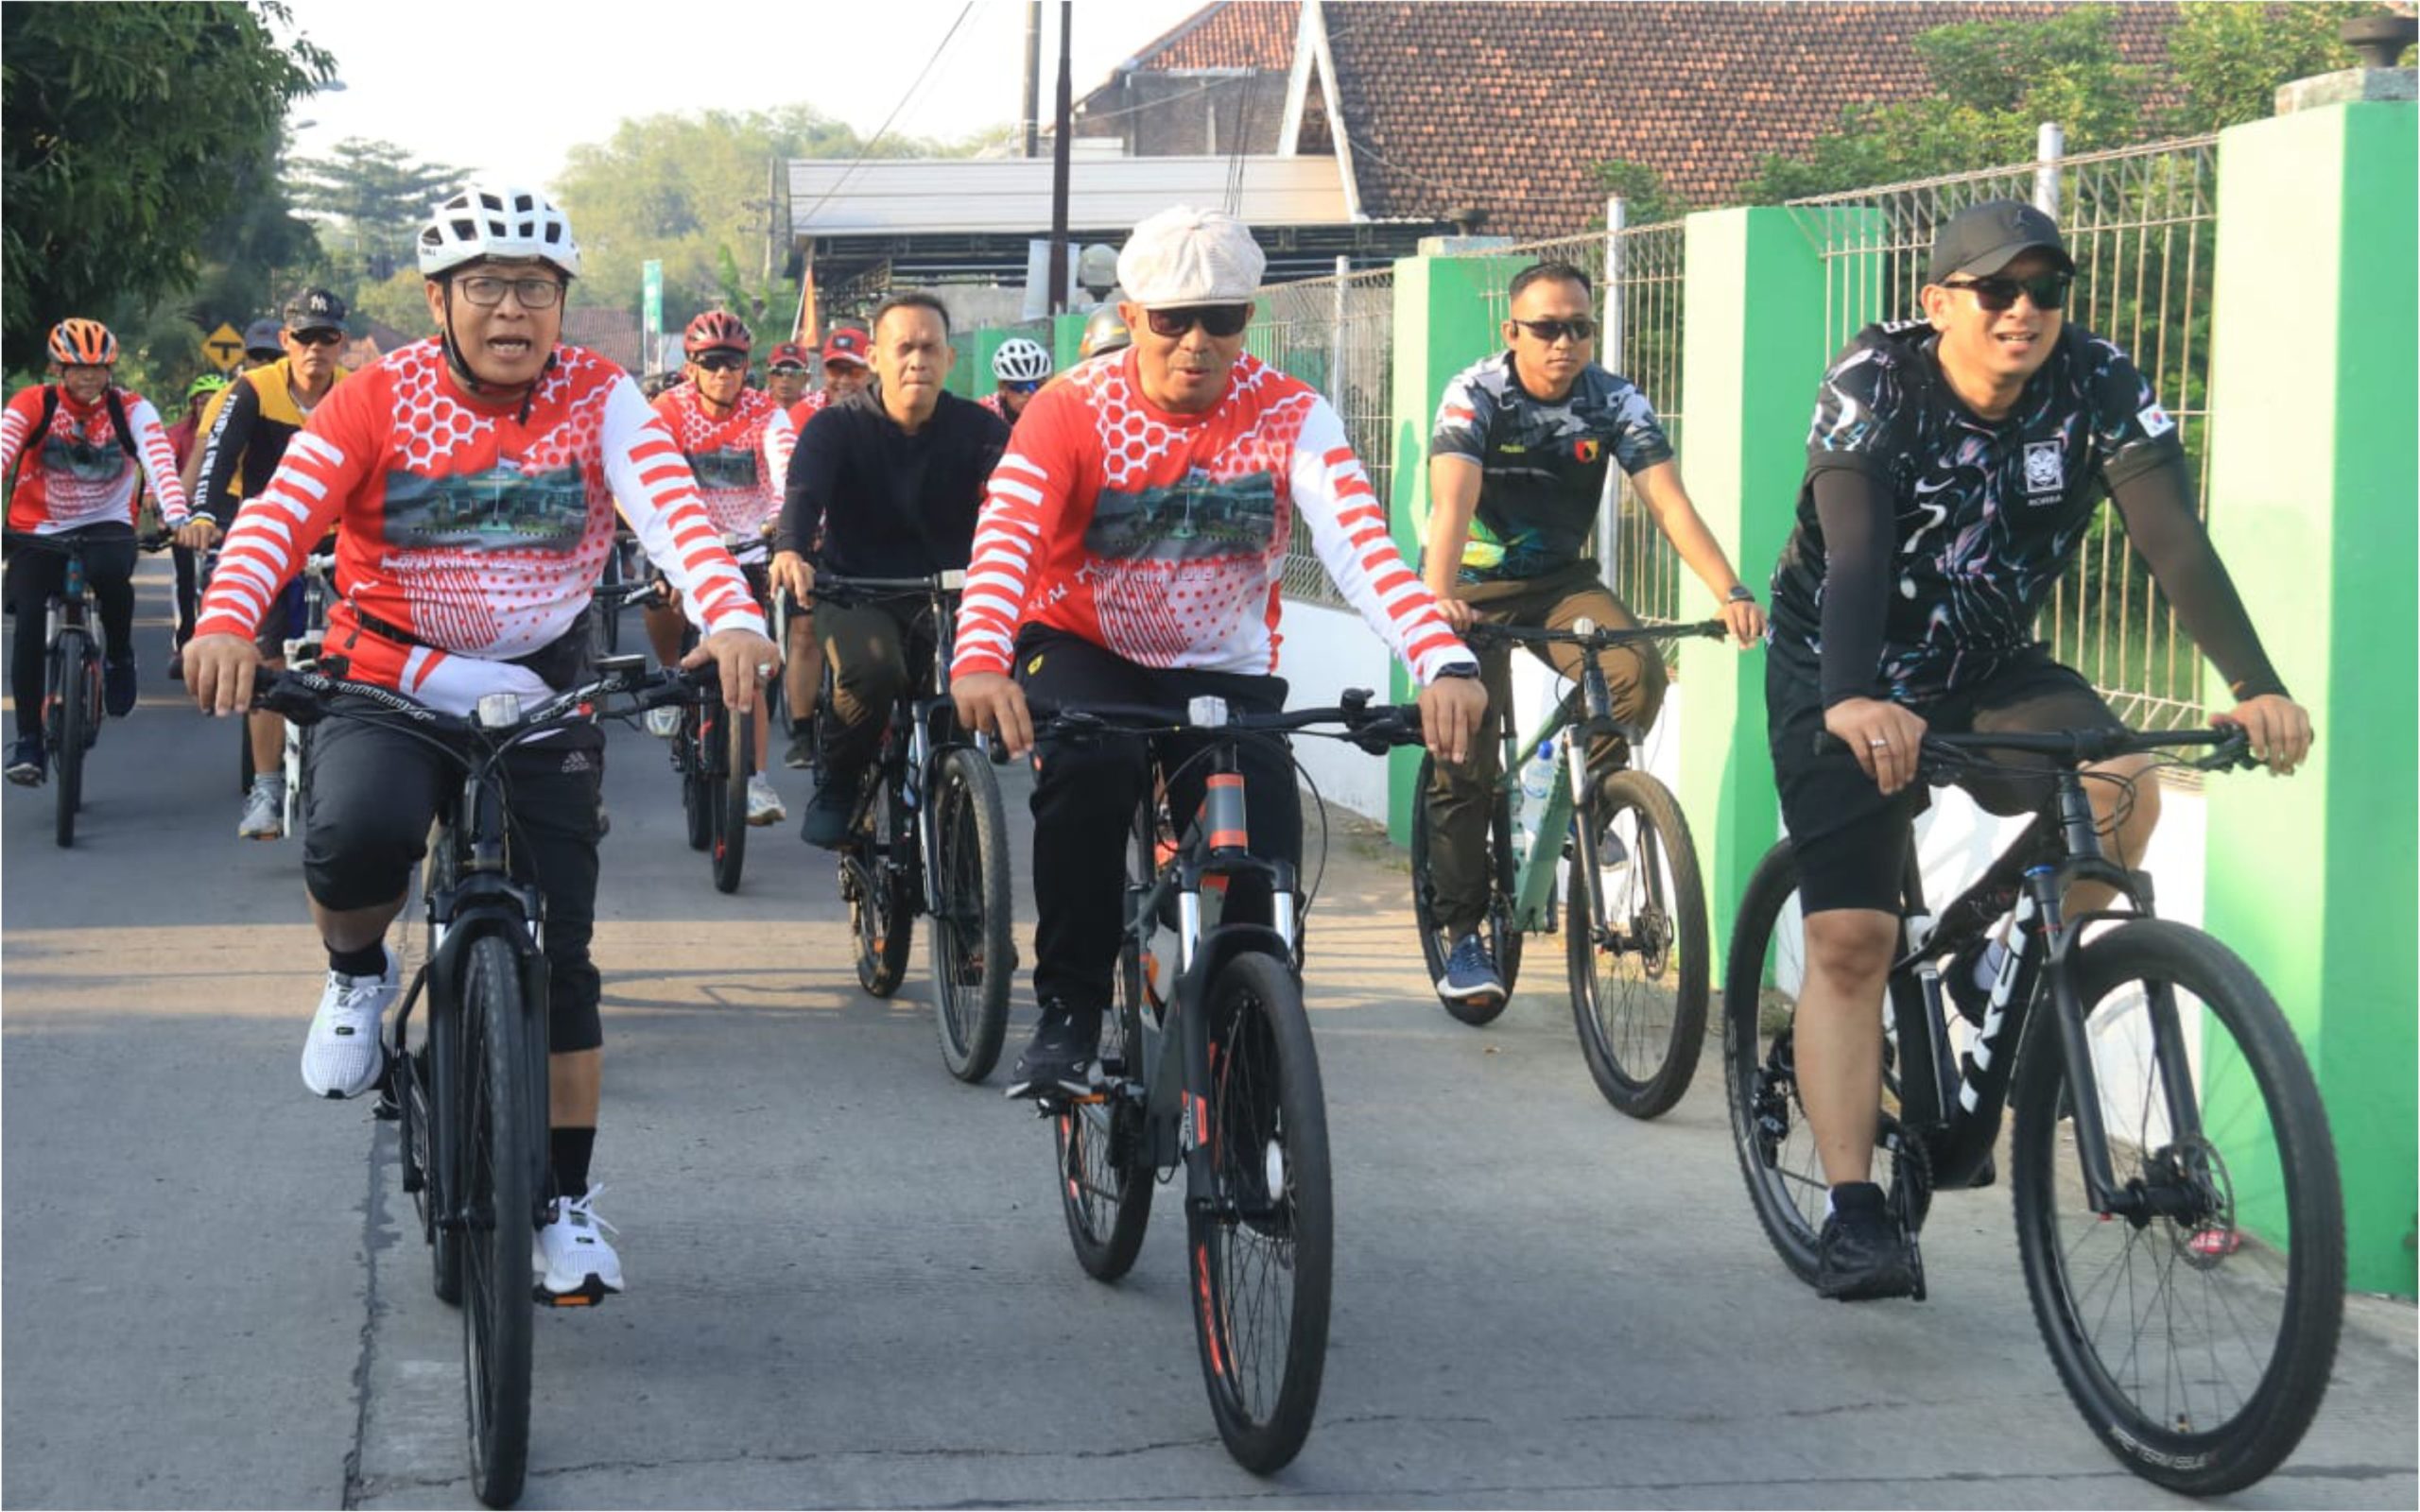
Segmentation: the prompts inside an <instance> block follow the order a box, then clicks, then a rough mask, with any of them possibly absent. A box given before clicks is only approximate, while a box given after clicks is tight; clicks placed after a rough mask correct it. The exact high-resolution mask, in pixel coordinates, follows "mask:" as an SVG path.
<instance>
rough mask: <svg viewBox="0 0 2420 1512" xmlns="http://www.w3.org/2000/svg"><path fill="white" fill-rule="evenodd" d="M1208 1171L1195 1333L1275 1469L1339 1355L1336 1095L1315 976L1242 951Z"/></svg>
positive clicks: (1259, 1470) (1240, 1447)
mask: <svg viewBox="0 0 2420 1512" xmlns="http://www.w3.org/2000/svg"><path fill="white" fill-rule="evenodd" d="M1203 1011H1204V1013H1205V1014H1206V1016H1207V1017H1206V1019H1205V1021H1204V1028H1205V1032H1206V1034H1207V1035H1208V1038H1209V1064H1208V1070H1209V1082H1210V1085H1209V1086H1208V1087H1207V1088H1206V1089H1204V1092H1205V1094H1206V1095H1205V1096H1204V1099H1203V1105H1204V1106H1205V1107H1206V1108H1207V1116H1206V1118H1205V1119H1204V1120H1203V1122H1204V1123H1205V1124H1206V1125H1207V1130H1206V1133H1204V1134H1202V1135H1201V1138H1202V1140H1203V1142H1204V1143H1205V1145H1206V1149H1205V1150H1204V1152H1203V1154H1202V1156H1201V1160H1200V1161H1199V1162H1198V1163H1197V1165H1196V1167H1195V1168H1196V1169H1197V1170H1202V1171H1206V1173H1207V1177H1206V1180H1205V1181H1203V1182H1202V1183H1201V1184H1200V1185H1199V1186H1197V1187H1196V1188H1195V1189H1194V1195H1195V1198H1196V1200H1195V1201H1193V1202H1190V1203H1187V1204H1186V1208H1187V1216H1188V1219H1189V1222H1188V1225H1187V1229H1188V1238H1189V1239H1190V1241H1191V1243H1190V1244H1189V1245H1188V1246H1187V1247H1188V1249H1189V1251H1190V1260H1191V1268H1192V1280H1193V1304H1194V1305H1193V1323H1194V1337H1195V1340H1196V1342H1197V1343H1198V1345H1199V1346H1200V1349H1201V1375H1202V1379H1203V1381H1204V1382H1205V1383H1207V1385H1208V1386H1209V1390H1210V1411H1211V1416H1212V1417H1215V1418H1216V1419H1217V1421H1218V1424H1219V1437H1220V1438H1222V1439H1224V1440H1225V1441H1226V1444H1227V1452H1229V1453H1230V1454H1233V1455H1234V1456H1235V1458H1236V1463H1237V1464H1240V1465H1241V1466H1243V1467H1244V1469H1248V1470H1251V1471H1253V1473H1255V1474H1259V1475H1268V1474H1271V1473H1272V1472H1274V1471H1276V1470H1277V1469H1281V1468H1283V1467H1284V1466H1285V1465H1286V1464H1287V1463H1288V1461H1290V1460H1292V1459H1293V1457H1294V1456H1295V1454H1296V1453H1298V1452H1300V1451H1301V1450H1302V1447H1303V1440H1304V1439H1305V1437H1306V1436H1308V1435H1309V1434H1310V1431H1311V1415H1312V1412H1313V1410H1314V1409H1315V1408H1316V1407H1317V1406H1318V1404H1319V1396H1320V1378H1321V1376H1322V1373H1323V1372H1324V1371H1325V1369H1326V1366H1327V1319H1328V1298H1329V1294H1328V1286H1329V1280H1330V1266H1331V1264H1332V1263H1333V1260H1334V1251H1333V1246H1334V1241H1335V1235H1334V1229H1333V1226H1332V1224H1333V1216H1334V1214H1333V1210H1332V1208H1331V1206H1330V1194H1329V1188H1328V1158H1327V1108H1326V1100H1325V1095H1324V1093H1323V1091H1322V1089H1321V1085H1320V1067H1319V1053H1318V1051H1317V1050H1316V1049H1315V1048H1314V1047H1313V1045H1312V1043H1311V1027H1310V1022H1309V1020H1308V1019H1307V1018H1306V1017H1305V1014H1304V1011H1303V998H1302V989H1301V988H1299V987H1297V986H1296V985H1295V982H1294V977H1293V973H1292V972H1290V971H1288V970H1287V969H1286V965H1285V963H1284V962H1282V961H1280V960H1278V959H1276V958H1275V957H1273V956H1268V955H1262V954H1243V955H1238V956H1236V958H1235V959H1233V960H1231V961H1229V962H1228V963H1227V964H1226V965H1225V966H1224V967H1222V968H1221V969H1220V970H1219V975H1218V978H1217V979H1216V980H1215V981H1214V982H1212V983H1211V985H1210V991H1209V994H1208V998H1207V1001H1206V1003H1205V1004H1204V1006H1203Z"/></svg>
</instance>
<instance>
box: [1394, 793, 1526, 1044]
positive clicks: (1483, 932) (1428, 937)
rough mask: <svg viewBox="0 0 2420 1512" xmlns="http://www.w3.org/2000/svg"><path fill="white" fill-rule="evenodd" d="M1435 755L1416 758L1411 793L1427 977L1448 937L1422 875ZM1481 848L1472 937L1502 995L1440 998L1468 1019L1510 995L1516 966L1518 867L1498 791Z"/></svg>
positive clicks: (1509, 819) (1438, 966) (1415, 895)
mask: <svg viewBox="0 0 2420 1512" xmlns="http://www.w3.org/2000/svg"><path fill="white" fill-rule="evenodd" d="M1436 771H1437V758H1436V757H1434V756H1423V757H1421V758H1420V779H1419V782H1418V784H1417V785H1416V786H1415V787H1414V788H1413V789H1412V799H1411V915H1412V921H1413V922H1414V923H1415V924H1417V925H1418V926H1419V929H1420V954H1421V956H1422V957H1423V958H1424V959H1425V960H1426V961H1427V963H1428V979H1429V980H1430V981H1431V982H1435V981H1438V980H1440V979H1442V978H1443V976H1444V974H1445V958H1446V957H1447V956H1448V955H1451V954H1453V953H1454V941H1453V937H1452V936H1451V935H1450V933H1449V932H1448V931H1447V930H1446V928H1445V925H1444V922H1443V920H1442V919H1439V918H1438V914H1437V902H1436V893H1435V891H1434V889H1433V888H1432V887H1431V885H1430V884H1429V880H1428V866H1429V841H1428V829H1429V818H1428V783H1429V780H1430V779H1431V778H1433V777H1434V776H1435V775H1436ZM1487 823H1488V834H1487V853H1488V862H1489V875H1490V883H1489V886H1488V904H1487V917H1486V918H1485V919H1481V920H1480V921H1479V926H1478V937H1479V938H1480V939H1481V940H1482V941H1484V942H1485V943H1486V945H1487V949H1488V954H1489V955H1490V956H1492V957H1493V958H1494V959H1495V974H1496V976H1497V977H1498V978H1499V979H1500V980H1502V982H1503V983H1504V996H1503V997H1501V998H1498V999H1496V1000H1495V1001H1494V1002H1484V1001H1478V1002H1471V1001H1462V1000H1458V999H1450V998H1449V999H1445V1000H1443V1001H1444V1004H1445V1011H1446V1012H1448V1013H1450V1014H1452V1015H1453V1016H1454V1017H1455V1018H1457V1019H1460V1020H1461V1021H1462V1022H1464V1023H1468V1024H1482V1023H1491V1022H1495V1016H1496V1015H1497V1014H1500V1013H1502V1012H1503V1011H1504V1005H1506V1004H1508V1003H1510V1002H1512V1001H1513V979H1514V978H1515V977H1517V976H1518V975H1519V974H1520V971H1521V930H1520V927H1519V925H1517V924H1516V923H1515V922H1514V921H1513V888H1514V887H1515V886H1516V885H1518V884H1517V878H1518V873H1517V872H1516V871H1515V869H1514V868H1513V799H1511V797H1510V796H1508V795H1506V794H1503V793H1498V794H1497V795H1496V797H1495V807H1494V808H1492V809H1491V810H1490V811H1489V813H1488V821H1487Z"/></svg>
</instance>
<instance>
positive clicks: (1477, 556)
mask: <svg viewBox="0 0 2420 1512" xmlns="http://www.w3.org/2000/svg"><path fill="white" fill-rule="evenodd" d="M1428 455H1430V456H1432V457H1434V456H1463V457H1468V458H1470V459H1471V460H1472V461H1474V462H1477V463H1478V465H1479V486H1478V510H1477V512H1476V513H1475V514H1473V516H1472V518H1471V532H1470V540H1469V541H1468V542H1467V543H1466V544H1465V545H1464V546H1463V548H1462V563H1461V572H1460V573H1459V574H1458V575H1457V580H1458V581H1461V582H1465V583H1492V582H1502V581H1508V580H1518V579H1525V578H1530V577H1543V576H1546V575H1547V574H1548V573H1551V572H1557V571H1560V570H1561V569H1563V568H1564V567H1568V566H1570V565H1571V564H1572V563H1573V562H1575V561H1578V560H1579V559H1580V558H1582V556H1584V555H1586V553H1587V548H1588V538H1589V536H1590V535H1591V534H1593V533H1594V532H1595V531H1596V528H1597V503H1598V500H1599V498H1600V497H1601V496H1602V494H1603V492H1604V488H1605V469H1606V467H1607V466H1608V465H1609V464H1611V463H1614V462H1619V463H1620V464H1621V468H1622V471H1623V472H1630V473H1637V472H1645V471H1646V470H1647V469H1649V468H1651V467H1653V466H1655V465H1656V464H1657V463H1659V462H1668V461H1670V460H1671V459H1672V443H1671V442H1670V441H1669V440H1668V439H1667V438H1665V435H1664V427H1663V425H1662V424H1661V423H1660V422H1659V421H1657V420H1656V418H1655V410H1654V408H1653V406H1651V405H1650V404H1648V402H1647V396H1646V395H1645V394H1642V393H1640V392H1639V391H1638V389H1637V387H1635V386H1634V385H1633V384H1631V383H1630V382H1629V380H1627V379H1624V378H1621V377H1617V376H1616V375H1615V374H1613V373H1610V372H1607V371H1606V370H1605V369H1602V368H1599V367H1598V366H1597V365H1596V364H1595V363H1593V362H1592V363H1590V364H1589V365H1588V366H1587V367H1585V368H1583V369H1581V371H1580V377H1579V379H1578V380H1577V381H1576V382H1574V383H1573V384H1572V386H1571V392H1570V393H1569V394H1566V395H1565V396H1564V397H1563V398H1562V399H1560V400H1553V401H1549V400H1544V399H1540V398H1538V397H1536V396H1535V395H1533V394H1531V393H1530V391H1529V390H1528V389H1526V388H1524V387H1521V379H1520V375H1519V374H1518V373H1517V372H1516V371H1514V369H1513V354H1512V353H1511V352H1497V353H1496V354H1495V356H1493V357H1490V358H1488V359H1487V360H1486V361H1484V362H1479V363H1474V364H1473V365H1472V366H1470V367H1468V368H1465V369H1462V370H1461V372H1459V373H1456V374H1455V375H1454V378H1453V381H1452V382H1450V383H1448V384H1447V385H1446V386H1445V396H1444V398H1443V400H1442V401H1440V402H1439V404H1438V405H1437V424H1436V427H1435V429H1434V430H1433V431H1432V432H1431V433H1430V436H1429V438H1428ZM1422 527H1423V529H1426V521H1423V522H1422Z"/></svg>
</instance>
